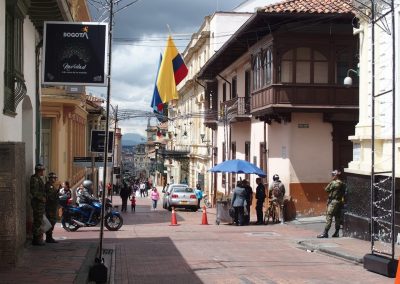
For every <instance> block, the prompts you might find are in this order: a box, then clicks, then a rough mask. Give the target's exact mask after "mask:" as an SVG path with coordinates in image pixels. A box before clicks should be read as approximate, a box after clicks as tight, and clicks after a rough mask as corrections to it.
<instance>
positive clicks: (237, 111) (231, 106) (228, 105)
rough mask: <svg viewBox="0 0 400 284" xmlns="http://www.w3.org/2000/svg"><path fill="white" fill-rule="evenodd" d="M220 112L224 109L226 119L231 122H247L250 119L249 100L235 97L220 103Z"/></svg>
mask: <svg viewBox="0 0 400 284" xmlns="http://www.w3.org/2000/svg"><path fill="white" fill-rule="evenodd" d="M220 107H221V111H222V112H224V111H225V109H226V112H227V116H228V119H229V120H230V121H231V122H235V121H248V120H250V119H251V113H250V100H249V99H247V98H245V97H237V98H234V99H232V100H229V101H225V102H222V103H221V106H220Z"/></svg>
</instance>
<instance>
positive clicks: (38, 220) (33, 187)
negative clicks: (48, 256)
mask: <svg viewBox="0 0 400 284" xmlns="http://www.w3.org/2000/svg"><path fill="white" fill-rule="evenodd" d="M30 192H31V206H32V211H33V241H34V242H40V241H41V239H42V236H43V232H42V231H41V230H40V226H41V224H42V219H43V214H44V213H45V204H46V192H45V186H44V183H43V180H42V179H41V177H40V176H39V175H38V174H34V175H32V176H31V180H30Z"/></svg>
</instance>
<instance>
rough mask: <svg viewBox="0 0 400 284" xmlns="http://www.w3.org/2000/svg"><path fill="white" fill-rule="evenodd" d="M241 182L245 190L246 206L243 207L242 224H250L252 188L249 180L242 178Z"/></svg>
mask: <svg viewBox="0 0 400 284" xmlns="http://www.w3.org/2000/svg"><path fill="white" fill-rule="evenodd" d="M242 184H243V186H244V189H245V191H246V206H245V208H244V224H245V225H249V224H250V208H251V204H252V203H253V189H252V188H251V186H250V184H249V182H248V181H247V180H243V181H242Z"/></svg>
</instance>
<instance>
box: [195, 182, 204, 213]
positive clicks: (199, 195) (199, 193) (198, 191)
mask: <svg viewBox="0 0 400 284" xmlns="http://www.w3.org/2000/svg"><path fill="white" fill-rule="evenodd" d="M194 193H195V194H196V198H197V208H198V209H200V202H201V200H202V199H203V191H202V190H201V187H200V184H199V183H198V184H197V185H196V189H195V191H194Z"/></svg>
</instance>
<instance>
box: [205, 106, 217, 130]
mask: <svg viewBox="0 0 400 284" xmlns="http://www.w3.org/2000/svg"><path fill="white" fill-rule="evenodd" d="M217 124H218V111H217V110H216V109H208V110H206V111H205V114H204V126H205V127H209V128H211V129H214V130H215V129H217Z"/></svg>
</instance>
